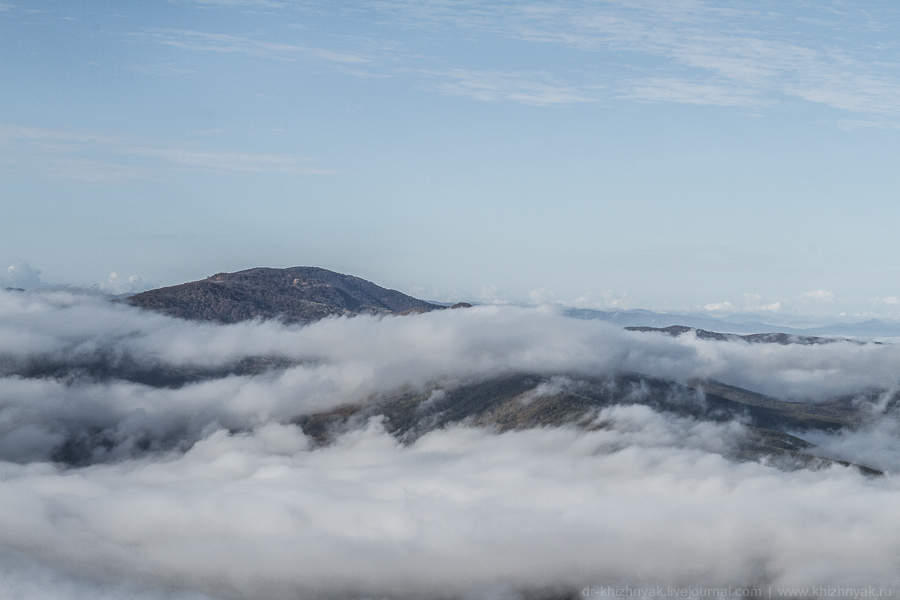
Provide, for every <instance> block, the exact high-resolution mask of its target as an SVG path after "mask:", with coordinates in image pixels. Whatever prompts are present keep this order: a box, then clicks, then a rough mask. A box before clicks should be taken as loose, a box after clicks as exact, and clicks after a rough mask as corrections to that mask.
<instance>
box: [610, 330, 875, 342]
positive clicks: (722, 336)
mask: <svg viewBox="0 0 900 600" xmlns="http://www.w3.org/2000/svg"><path fill="white" fill-rule="evenodd" d="M625 329H627V330H629V331H642V332H653V333H665V334H666V335H671V336H672V337H678V336H681V335H685V334H693V335H695V336H697V337H698V338H699V339H701V340H715V341H717V342H748V343H751V344H781V345H782V346H786V345H788V344H801V345H804V346H809V345H812V344H832V343H834V342H852V343H855V344H862V343H864V342H860V341H858V340H848V339H845V338H837V337H819V336H812V335H797V334H793V333H751V334H750V335H740V334H737V333H719V332H718V331H707V330H706V329H696V328H694V327H686V326H684V325H670V326H669V327H626V328H625Z"/></svg>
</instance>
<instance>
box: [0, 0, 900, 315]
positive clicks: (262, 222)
mask: <svg viewBox="0 0 900 600" xmlns="http://www.w3.org/2000/svg"><path fill="white" fill-rule="evenodd" d="M898 25H900V7H897V5H896V4H894V3H892V2H862V1H858V2H825V1H822V2H701V1H692V0H671V1H668V2H662V1H659V2H651V1H644V0H634V1H621V2H619V1H604V2H576V1H573V2H542V1H534V2H503V1H493V2H484V1H481V0H461V1H458V2H452V1H449V0H433V1H429V0H417V1H414V0H372V1H361V2H317V1H296V2H295V1H292V0H172V1H158V2H156V1H151V0H145V1H140V2H138V1H133V2H128V1H117V2H112V1H107V2H100V1H81V2H49V1H47V2H44V1H40V0H36V1H30V2H22V1H17V0H9V1H3V2H0V52H2V57H3V58H2V60H0V203H2V210H3V215H4V218H3V219H2V221H0V260H2V261H5V263H6V264H10V265H16V268H15V269H11V270H8V271H7V273H6V279H7V281H8V282H13V283H15V282H16V281H20V282H21V281H26V280H27V279H28V278H29V277H33V275H34V269H40V270H41V271H42V277H43V278H44V279H45V280H47V281H53V282H66V283H74V284H80V285H91V284H97V283H99V284H101V285H102V286H104V287H105V288H106V289H110V290H115V291H122V290H126V289H129V288H139V287H142V286H147V285H161V284H169V283H177V282H180V281H184V280H189V279H197V278H200V277H205V276H207V275H209V274H211V273H214V272H218V271H232V270H237V269H241V268H247V267H252V266H258V265H269V266H291V265H319V266H324V267H328V268H332V269H335V270H338V271H343V272H349V273H353V274H357V275H360V276H363V277H366V278H368V279H372V280H374V281H376V282H378V283H381V284H384V285H389V286H392V287H396V288H399V289H403V290H406V291H410V292H412V293H415V294H418V295H421V296H426V297H429V298H438V299H459V298H470V299H476V300H507V301H520V302H521V301H533V302H538V301H541V302H542V301H556V302H565V303H568V304H576V305H581V306H592V307H598V308H599V307H610V306H626V307H649V308H657V309H669V310H672V309H696V310H707V311H710V312H713V313H717V312H718V313H725V312H735V311H755V312H769V313H773V314H785V313H811V314H839V313H846V314H852V315H869V314H873V315H886V316H900V277H898V275H900V253H898V242H897V235H896V228H897V224H898V223H900V204H898V202H897V201H896V199H897V198H896V197H897V190H898V185H897V184H898V174H897V173H898V169H897V167H896V157H897V156H900V153H898V150H900V144H898V134H900V129H898V127H900V51H898V43H900V42H898V40H900V35H898V34H900V27H898ZM29 265H30V267H29ZM29 269H32V270H31V271H29ZM29 273H30V274H29ZM110 273H115V274H116V276H115V277H113V278H112V279H110ZM129 278H130V279H131V281H129Z"/></svg>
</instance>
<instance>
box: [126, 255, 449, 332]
mask: <svg viewBox="0 0 900 600" xmlns="http://www.w3.org/2000/svg"><path fill="white" fill-rule="evenodd" d="M126 301H127V302H128V303H129V304H132V305H134V306H139V307H141V308H147V309H151V310H156V311H159V312H163V313H166V314H168V315H171V316H173V317H180V318H183V319H191V320H202V321H218V322H220V323H236V322H238V321H245V320H248V319H257V318H260V319H273V318H280V319H283V320H285V321H287V322H293V323H309V322H311V321H315V320H317V319H321V318H324V317H330V316H335V315H358V314H365V313H368V314H404V313H420V312H428V311H431V310H441V309H444V308H446V307H444V306H441V305H438V304H434V303H431V302H426V301H425V300H419V299H418V298H413V297H412V296H407V295H406V294H404V293H401V292H398V291H396V290H389V289H386V288H383V287H381V286H378V285H375V284H374V283H372V282H370V281H366V280H365V279H360V278H359V277H353V276H352V275H343V274H341V273H335V272H334V271H329V270H327V269H321V268H318V267H291V268H288V269H270V268H265V267H258V268H255V269H247V270H246V271H238V272H236V273H217V274H216V275H212V276H210V277H207V278H206V279H201V280H199V281H191V282H189V283H182V284H181V285H173V286H170V287H164V288H159V289H155V290H149V291H146V292H143V293H140V294H137V295H135V296H131V297H129V298H127V300H126Z"/></svg>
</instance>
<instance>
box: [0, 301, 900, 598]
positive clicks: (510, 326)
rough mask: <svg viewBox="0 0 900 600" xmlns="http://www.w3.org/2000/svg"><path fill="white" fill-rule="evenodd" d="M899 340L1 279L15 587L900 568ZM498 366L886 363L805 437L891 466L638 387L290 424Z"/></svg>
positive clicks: (689, 372) (777, 389)
mask: <svg viewBox="0 0 900 600" xmlns="http://www.w3.org/2000/svg"><path fill="white" fill-rule="evenodd" d="M898 359H900V350H898V348H897V347H895V346H893V345H889V344H885V345H875V344H870V345H859V344H851V343H833V344H827V345H811V346H810V345H805V346H804V345H787V346H781V345H777V344H748V343H744V342H717V341H706V340H698V339H695V338H692V337H690V336H682V337H679V338H672V337H668V336H665V335H662V334H653V333H639V332H628V331H624V330H621V329H618V328H615V327H613V326H611V325H609V324H605V323H600V322H590V321H579V320H574V319H568V318H565V317H563V316H560V315H558V314H556V313H555V312H552V311H547V310H540V309H517V308H512V307H480V308H474V309H466V310H454V311H439V312H435V313H429V314H424V315H416V316H409V317H388V318H376V317H357V318H353V319H328V320H325V321H321V322H319V323H316V324H313V325H310V326H306V327H299V326H285V325H283V324H281V323H278V322H250V323H241V324H236V325H227V326H222V325H213V324H202V323H189V322H186V321H180V320H176V319H171V318H168V317H164V316H160V315H157V314H153V313H146V312H141V311H138V310H136V309H133V308H130V307H128V306H125V305H123V304H121V303H112V302H109V301H108V300H106V299H104V298H102V297H99V296H82V295H78V294H74V293H72V292H63V291H55V292H45V293H22V292H0V369H2V377H0V505H2V506H3V507H4V510H3V511H0V580H2V583H0V596H2V595H4V594H5V595H6V596H10V597H12V596H15V597H25V598H27V597H35V598H38V597H39V598H54V597H56V598H126V597H128V598H179V599H182V598H185V599H186V598H190V599H200V598H222V599H231V598H298V597H303V598H315V597H329V598H331V597H347V598H376V597H404V598H422V597H433V598H451V597H459V598H520V597H521V598H527V597H533V596H529V594H533V593H538V592H539V593H543V594H551V595H552V594H554V593H570V592H572V593H578V591H579V590H581V589H583V587H584V586H590V585H615V584H626V583H627V584H631V585H645V584H646V585H650V584H656V583H662V584H672V585H685V586H686V585H700V584H703V585H723V586H724V585H750V586H752V585H757V586H774V587H775V588H776V589H775V591H777V590H778V589H781V588H787V587H790V586H815V585H819V586H821V585H844V586H860V585H869V584H871V585H882V586H896V587H897V589H900V578H898V575H897V573H900V560H898V559H897V557H898V556H900V536H897V535H894V534H893V533H892V532H895V531H900V516H896V515H897V513H896V511H895V510H894V506H895V505H896V501H897V498H898V491H900V489H898V483H897V479H896V476H895V475H894V474H893V473H896V472H897V471H898V469H900V450H898V449H897V444H896V441H895V440H896V432H897V431H900V427H898V426H897V421H896V420H895V418H894V416H893V414H894V413H893V406H892V399H893V391H892V388H893V386H895V384H896V381H897V372H896V365H898V364H900V360H898ZM247 365H250V366H251V367H252V368H251V367H247ZM510 373H535V374H540V375H548V376H554V375H566V376H580V375H583V376H591V377H596V376H606V375H615V374H633V373H640V374H642V375H645V376H648V377H655V378H661V379H666V380H672V381H676V382H687V381H689V380H691V379H693V378H697V377H700V378H711V379H716V380H720V381H723V382H725V383H730V384H732V385H739V386H742V387H745V388H748V389H750V390H754V391H758V392H763V393H767V394H771V395H774V396H777V397H782V398H797V399H799V398H804V399H806V400H808V401H813V402H820V401H825V400H827V399H829V398H833V397H835V396H836V395H840V394H850V395H853V394H860V395H862V394H863V393H869V392H871V391H872V390H883V391H884V390H887V391H886V392H883V393H882V396H881V398H880V399H879V397H878V396H877V394H875V395H872V398H874V400H873V402H872V403H871V411H872V419H871V421H870V422H868V423H867V424H866V425H865V426H862V427H860V428H858V429H856V430H853V431H843V432H839V433H820V434H816V436H817V437H816V439H815V440H814V441H815V442H816V443H818V444H820V447H821V448H822V449H824V450H828V451H829V452H831V453H832V454H833V455H836V456H838V457H841V458H845V459H846V460H850V461H854V460H858V461H862V462H866V463H867V464H872V465H874V466H877V467H880V468H883V469H885V470H886V471H887V474H886V475H885V476H884V477H878V478H871V477H865V476H863V475H862V474H860V473H859V472H858V471H857V470H856V469H854V468H852V467H843V466H840V465H833V466H831V467H828V468H825V469H819V470H808V469H800V470H795V471H782V470H779V469H777V468H775V466H773V465H770V464H767V463H766V462H765V461H763V462H762V463H760V462H743V463H740V462H734V461H731V460H728V459H727V458H725V456H727V455H728V450H729V447H730V446H731V445H732V444H733V443H734V440H736V439H738V438H739V437H740V436H741V435H742V433H743V428H744V426H743V425H742V424H740V423H735V422H719V423H712V422H703V421H697V420H694V419H692V418H689V417H684V416H681V417H678V416H674V415H671V414H666V413H660V412H655V411H654V410H652V409H651V408H649V407H647V406H641V405H630V406H625V405H618V406H611V407H608V408H605V409H603V410H602V411H601V412H600V413H599V414H596V415H595V416H594V417H593V420H592V423H593V426H589V427H586V428H585V427H581V428H576V427H574V426H563V427H545V428H539V429H533V430H526V431H515V432H507V433H502V434H499V433H497V432H495V431H492V430H490V429H480V428H473V427H466V426H464V425H453V426H450V427H447V428H444V429H439V430H435V431H431V432H429V433H425V434H424V435H423V436H421V437H419V438H418V439H417V440H416V441H415V442H412V443H408V444H402V443H400V442H399V441H398V440H397V439H396V438H395V437H394V436H392V435H390V434H389V433H387V432H386V430H385V427H384V425H383V424H382V421H381V419H380V418H378V417H374V418H372V419H370V420H368V421H365V422H362V423H361V424H360V427H358V428H355V429H351V430H349V431H346V432H345V433H343V434H342V435H340V436H338V437H337V438H336V439H335V440H334V441H333V443H331V444H327V445H324V446H322V445H320V444H319V443H317V442H314V441H313V440H312V439H310V438H309V437H308V436H307V435H306V434H305V433H304V432H303V431H302V430H301V429H300V427H298V426H296V425H293V424H292V422H293V421H294V420H295V419H296V418H298V417H300V416H303V415H307V414H310V413H314V412H318V411H323V410H330V409H333V408H335V407H339V406H342V405H346V404H365V403H367V402H372V401H373V400H374V399H377V398H379V397H382V396H384V395H385V394H389V393H392V392H395V391H396V390H401V389H404V390H409V389H426V387H427V386H429V385H431V384H434V383H440V385H442V386H445V387H446V386H449V385H453V384H454V383H459V382H467V381H477V380H481V379H485V378H489V377H495V376H498V375H502V374H510ZM566 381H568V380H567V379H565V378H551V379H550V380H549V383H547V384H542V386H538V388H536V389H535V392H534V394H533V395H535V396H536V397H537V396H540V395H542V394H543V395H547V394H551V395H552V394H553V393H556V391H557V390H556V387H558V386H560V385H563V384H565V382H566ZM554 386H556V387H554ZM437 394H439V392H438V393H437ZM438 400H440V399H439V398H438V399H436V400H435V401H438ZM524 401H526V402H527V401H528V398H525V400H524ZM67 457H77V460H70V461H67V460H66V458H67Z"/></svg>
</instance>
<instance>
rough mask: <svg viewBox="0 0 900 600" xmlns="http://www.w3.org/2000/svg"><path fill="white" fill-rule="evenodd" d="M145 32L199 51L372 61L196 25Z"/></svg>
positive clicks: (349, 62)
mask: <svg viewBox="0 0 900 600" xmlns="http://www.w3.org/2000/svg"><path fill="white" fill-rule="evenodd" d="M142 35H145V36H147V37H149V38H150V39H152V40H154V41H156V42H158V43H160V44H163V45H166V46H172V47H175V48H182V49H185V50H195V51H200V52H214V53H220V54H243V55H246V56H255V57H260V58H271V59H279V60H297V59H298V58H300V57H308V58H315V59H319V60H323V61H328V62H333V63H339V64H346V65H360V64H364V63H367V62H370V59H369V58H367V57H365V56H361V55H359V54H353V53H349V52H340V51H335V50H329V49H326V48H315V47H310V46H304V45H300V44H291V43H281V42H272V41H268V40H261V39H257V38H253V37H249V36H244V35H232V34H227V33H212V32H207V31H197V30H193V29H151V30H149V31H147V32H144V33H143V34H142Z"/></svg>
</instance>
